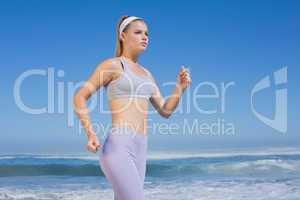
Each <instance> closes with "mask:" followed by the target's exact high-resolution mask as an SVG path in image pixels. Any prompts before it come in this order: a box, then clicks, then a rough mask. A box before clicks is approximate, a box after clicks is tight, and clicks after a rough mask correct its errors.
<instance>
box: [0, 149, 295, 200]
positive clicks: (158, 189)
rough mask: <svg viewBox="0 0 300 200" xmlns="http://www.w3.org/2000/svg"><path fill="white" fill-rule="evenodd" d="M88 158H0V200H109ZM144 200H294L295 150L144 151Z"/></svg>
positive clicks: (93, 157)
mask: <svg viewBox="0 0 300 200" xmlns="http://www.w3.org/2000/svg"><path fill="white" fill-rule="evenodd" d="M97 156H98V154H90V155H34V154H22V155H21V154H5V155H4V154H2V155H0V199H1V200H4V199H5V200H13V199H14V200H15V199H22V200H23V199H24V200H56V199H57V200H58V199H60V200H62V199H68V200H81V199H82V200H83V199H84V200H96V199H97V200H100V199H101V200H112V199H113V191H112V189H111V186H110V184H109V183H108V182H107V180H106V178H105V177H104V175H103V173H102V172H101V169H100V167H99V163H98V159H97V158H98V157H97ZM144 186H145V196H146V199H149V200H150V199H151V200H152V199H154V200H299V199H300V150H298V149H294V148H285V149H254V150H230V151H218V152H217V151H215V152H203V151H201V152H166V151H164V152H162V151H159V152H158V151H156V152H149V153H148V159H147V172H146V179H145V185H144Z"/></svg>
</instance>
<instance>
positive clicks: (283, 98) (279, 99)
mask: <svg viewBox="0 0 300 200" xmlns="http://www.w3.org/2000/svg"><path fill="white" fill-rule="evenodd" d="M273 78H274V82H273V83H274V85H275V112H274V113H275V116H274V118H273V119H270V118H268V117H266V116H264V115H263V114H261V113H259V112H258V111H256V109H255V107H254V104H253V98H254V95H255V94H256V93H258V92H261V91H263V90H265V89H267V88H270V87H271V84H272V81H271V77H270V76H266V77H264V78H262V79H261V80H260V81H259V82H258V83H256V85H255V86H254V87H253V89H252V90H251V110H252V112H253V114H254V115H255V116H256V117H257V118H258V119H259V120H260V121H262V122H263V123H264V124H266V125H268V126H270V127H271V128H273V129H275V130H277V131H279V132H281V133H286V132H287V95H288V91H287V88H286V87H284V88H281V86H286V85H287V82H288V78H287V67H284V68H281V69H279V70H277V71H275V72H274V73H273ZM276 87H278V89H277V88H276Z"/></svg>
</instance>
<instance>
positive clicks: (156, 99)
mask: <svg viewBox="0 0 300 200" xmlns="http://www.w3.org/2000/svg"><path fill="white" fill-rule="evenodd" d="M148 43H149V38H148V29H147V25H146V23H145V21H144V20H143V19H142V18H140V17H135V16H123V17H121V19H120V20H119V23H118V25H117V47H116V56H115V57H114V58H110V59H107V60H105V61H103V62H102V63H100V64H99V65H98V66H97V67H96V69H95V70H94V72H93V73H92V74H91V76H90V77H89V79H88V80H87V81H86V83H85V84H84V85H83V86H82V87H81V88H80V89H79V90H78V91H77V92H76V94H75V96H74V106H75V111H76V114H77V116H78V118H79V120H80V122H81V123H82V125H83V127H84V128H85V130H86V133H87V137H88V143H87V150H88V151H91V152H93V153H96V152H97V150H98V149H100V154H99V163H100V167H101V170H102V171H103V173H104V175H105V176H106V178H107V179H108V181H109V182H110V183H111V185H112V188H113V191H114V199H115V200H143V199H144V192H143V185H144V179H145V173H146V153H147V137H148V136H147V134H148V133H147V114H148V112H147V111H148V104H149V102H150V103H151V104H152V105H153V107H154V108H155V109H156V110H157V111H158V113H159V114H160V115H161V116H162V117H165V118H168V117H169V116H170V115H171V114H172V112H173V111H174V110H175V108H176V107H177V105H178V102H179V100H180V97H181V95H182V93H183V92H184V91H185V89H186V88H187V87H188V86H189V85H190V84H191V78H190V75H189V73H188V71H187V70H186V69H185V68H184V67H182V68H181V69H180V71H179V73H178V75H177V78H176V87H175V88H174V90H173V92H172V95H171V96H170V97H169V98H168V99H167V100H165V99H164V98H163V97H162V96H161V93H160V91H159V87H158V86H157V85H156V81H155V79H154V77H153V76H152V74H151V73H150V72H149V70H147V69H146V68H144V67H143V66H141V65H140V64H139V63H138V58H139V56H140V54H141V53H142V52H144V51H145V49H146V48H147V45H148ZM102 86H104V87H105V89H106V91H107V95H108V99H109V108H110V111H111V113H112V127H111V129H110V130H109V133H108V135H107V137H106V139H105V141H104V142H103V144H102V145H101V144H100V142H99V140H98V138H97V136H96V133H95V132H94V130H93V129H92V126H91V122H90V119H89V116H88V109H87V106H86V103H87V100H88V99H89V97H90V96H91V95H92V94H93V93H94V92H96V91H97V90H98V89H100V88H101V87H102Z"/></svg>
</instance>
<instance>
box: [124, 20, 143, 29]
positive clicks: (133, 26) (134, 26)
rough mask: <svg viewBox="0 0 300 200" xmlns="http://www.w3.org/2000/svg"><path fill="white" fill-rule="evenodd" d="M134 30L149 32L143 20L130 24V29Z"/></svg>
mask: <svg viewBox="0 0 300 200" xmlns="http://www.w3.org/2000/svg"><path fill="white" fill-rule="evenodd" d="M128 28H130V29H132V30H143V31H148V27H147V25H146V23H145V22H143V21H141V20H136V21H133V22H131V23H130V25H129V27H128Z"/></svg>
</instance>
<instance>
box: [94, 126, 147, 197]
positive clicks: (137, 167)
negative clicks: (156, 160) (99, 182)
mask: <svg viewBox="0 0 300 200" xmlns="http://www.w3.org/2000/svg"><path fill="white" fill-rule="evenodd" d="M102 145H103V146H102V148H101V149H100V155H99V164H100V167H101V170H102V171H103V173H104V174H105V176H106V178H107V179H108V181H109V182H110V183H111V185H112V188H113V191H114V200H144V192H143V189H144V180H145V173H146V153H147V136H146V135H144V134H143V133H136V132H134V131H133V130H132V129H130V128H126V126H124V127H123V126H119V127H113V128H111V129H110V131H109V133H108V135H107V137H106V139H105V141H104V143H103V144H102Z"/></svg>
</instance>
